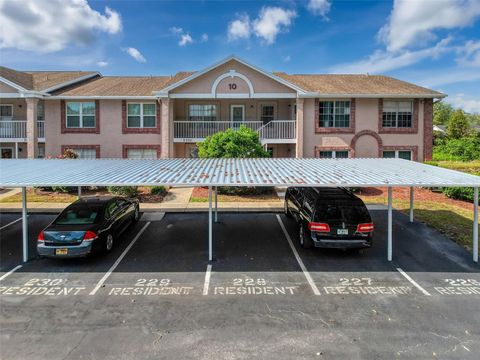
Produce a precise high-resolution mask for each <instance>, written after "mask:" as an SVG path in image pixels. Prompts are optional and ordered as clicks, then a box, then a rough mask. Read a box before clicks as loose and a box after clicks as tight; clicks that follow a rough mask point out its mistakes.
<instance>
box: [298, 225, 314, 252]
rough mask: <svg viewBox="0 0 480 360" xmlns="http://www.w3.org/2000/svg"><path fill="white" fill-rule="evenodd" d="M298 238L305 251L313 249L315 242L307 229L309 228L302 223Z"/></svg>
mask: <svg viewBox="0 0 480 360" xmlns="http://www.w3.org/2000/svg"><path fill="white" fill-rule="evenodd" d="M298 238H299V240H300V246H301V247H303V248H304V249H310V248H312V247H313V240H312V238H311V237H310V231H309V230H308V229H307V227H306V226H305V224H303V223H300V229H299V232H298Z"/></svg>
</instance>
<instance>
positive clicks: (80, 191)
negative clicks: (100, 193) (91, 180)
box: [77, 186, 82, 199]
mask: <svg viewBox="0 0 480 360" xmlns="http://www.w3.org/2000/svg"><path fill="white" fill-rule="evenodd" d="M77 197H78V198H79V199H80V198H81V197H82V187H81V186H79V187H78V195H77Z"/></svg>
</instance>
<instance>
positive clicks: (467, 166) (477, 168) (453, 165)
mask: <svg viewBox="0 0 480 360" xmlns="http://www.w3.org/2000/svg"><path fill="white" fill-rule="evenodd" d="M426 163H427V164H430V165H435V166H439V167H443V168H446V169H451V170H457V171H462V172H466V173H469V174H473V175H480V160H474V161H427V162H426Z"/></svg>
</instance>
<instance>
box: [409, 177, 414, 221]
mask: <svg viewBox="0 0 480 360" xmlns="http://www.w3.org/2000/svg"><path fill="white" fill-rule="evenodd" d="M413 197H414V188H413V186H412V187H411V188H410V222H411V223H413Z"/></svg>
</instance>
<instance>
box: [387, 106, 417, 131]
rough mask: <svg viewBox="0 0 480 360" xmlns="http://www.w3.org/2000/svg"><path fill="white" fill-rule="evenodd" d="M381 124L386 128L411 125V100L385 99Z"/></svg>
mask: <svg viewBox="0 0 480 360" xmlns="http://www.w3.org/2000/svg"><path fill="white" fill-rule="evenodd" d="M382 126H383V127H388V128H409V127H412V102H411V101H385V102H384V103H383V122H382Z"/></svg>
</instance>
